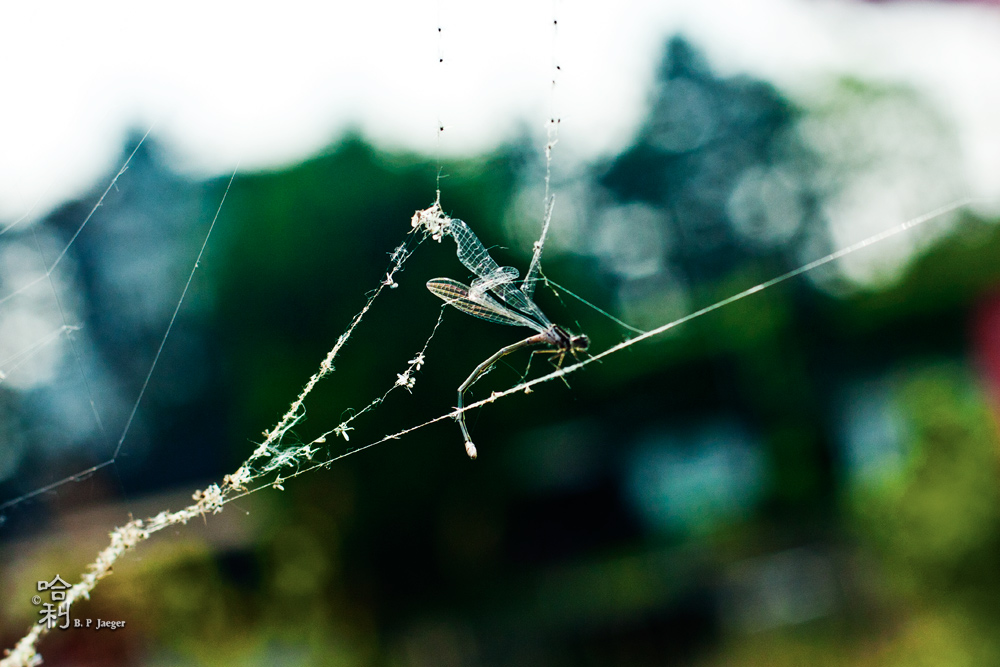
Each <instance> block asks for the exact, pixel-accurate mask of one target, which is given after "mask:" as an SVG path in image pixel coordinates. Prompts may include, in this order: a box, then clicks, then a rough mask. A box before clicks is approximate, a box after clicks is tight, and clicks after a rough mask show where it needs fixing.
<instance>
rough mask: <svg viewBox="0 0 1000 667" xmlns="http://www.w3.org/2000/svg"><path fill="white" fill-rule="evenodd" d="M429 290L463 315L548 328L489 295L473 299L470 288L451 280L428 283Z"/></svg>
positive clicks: (530, 326) (536, 328) (437, 280)
mask: <svg viewBox="0 0 1000 667" xmlns="http://www.w3.org/2000/svg"><path fill="white" fill-rule="evenodd" d="M427 289H429V290H430V292H431V294H433V295H434V296H436V297H438V298H439V299H441V300H443V301H444V302H445V303H447V304H448V305H449V306H454V307H455V308H458V309H459V310H461V311H462V312H463V313H468V314H469V315H472V316H473V317H478V318H480V319H483V320H486V321H487V322H495V323H497V324H509V325H511V326H520V327H528V328H529V329H534V330H535V331H539V332H541V331H545V329H546V327H544V326H542V325H541V324H540V323H538V322H535V321H534V320H531V319H529V318H528V317H526V316H524V315H521V314H520V313H518V312H515V311H513V310H511V309H509V308H505V307H504V306H502V305H501V304H500V302H498V301H497V300H496V299H494V298H493V297H491V296H490V295H489V294H485V293H484V294H480V295H478V296H476V297H475V298H473V297H472V296H470V294H469V287H468V286H467V285H463V284H462V283H460V282H458V281H457V280H452V279H451V278H435V279H433V280H428V281H427Z"/></svg>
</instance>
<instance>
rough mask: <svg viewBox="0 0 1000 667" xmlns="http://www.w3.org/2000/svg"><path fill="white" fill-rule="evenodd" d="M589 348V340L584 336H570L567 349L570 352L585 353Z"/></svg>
mask: <svg viewBox="0 0 1000 667" xmlns="http://www.w3.org/2000/svg"><path fill="white" fill-rule="evenodd" d="M588 347H590V339H589V338H587V336H586V335H585V334H580V335H578V336H571V337H570V339H569V349H570V350H571V351H572V352H586V351H587V348H588Z"/></svg>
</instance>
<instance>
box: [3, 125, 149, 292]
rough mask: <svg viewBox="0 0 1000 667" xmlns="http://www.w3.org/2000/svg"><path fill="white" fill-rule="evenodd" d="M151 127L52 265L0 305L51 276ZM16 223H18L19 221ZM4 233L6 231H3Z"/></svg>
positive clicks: (122, 172)
mask: <svg viewBox="0 0 1000 667" xmlns="http://www.w3.org/2000/svg"><path fill="white" fill-rule="evenodd" d="M153 127H154V126H153V125H150V126H149V129H148V130H146V134H144V135H142V139H140V140H139V143H137V144H136V145H135V148H134V149H132V152H131V153H130V154H129V156H128V159H126V160H125V164H123V165H122V168H121V169H119V170H118V173H117V174H115V177H114V178H112V179H111V182H110V183H109V184H108V187H107V188H105V190H104V192H103V193H101V197H100V199H98V200H97V203H96V204H94V207H93V208H92V209H90V213H88V214H87V217H86V218H84V219H83V222H81V223H80V226H79V227H77V228H76V231H75V232H73V236H72V237H71V238H70V240H69V242H68V243H67V244H66V245H65V246H64V247H63V249H62V250H61V251H60V252H59V254H58V255H57V256H56V258H55V260H54V261H53V262H52V264H51V265H50V266H49V267H48V268H46V269H45V273H44V274H42V275H40V276H39V277H37V278H35V279H34V280H31V281H30V282H28V283H27V284H25V285H22V286H21V287H19V288H17V289H16V290H14V291H13V292H11V293H10V294H7V295H5V296H2V297H0V304H2V303H5V302H7V301H8V300H9V299H12V298H14V297H15V296H17V295H18V294H20V293H21V292H24V291H25V290H27V289H30V288H31V287H33V286H34V285H37V284H38V283H40V282H42V281H43V280H46V279H48V277H49V276H51V275H52V272H53V271H55V269H56V267H57V266H58V265H59V263H60V262H61V261H62V260H63V258H64V257H65V256H66V253H67V252H69V249H70V247H71V246H72V245H73V243H75V242H76V239H77V237H78V236H80V233H81V232H82V231H83V228H84V227H86V226H87V223H89V222H90V219H91V218H93V217H94V213H96V212H97V209H99V208H100V207H101V204H103V203H104V199H105V198H106V197H107V196H108V193H109V192H111V188H113V187H115V184H116V183H117V182H118V179H119V178H121V177H122V175H123V174H124V173H125V172H126V171H127V170H128V165H129V163H130V162H132V158H134V157H135V154H136V153H138V152H139V147H140V146H142V143H143V142H144V141H146V137H148V136H149V133H150V132H152V131H153ZM18 222H20V220H19V221H18ZM12 226H13V225H10V226H8V227H7V229H10V227H12ZM4 231H7V230H6V229H5V230H4Z"/></svg>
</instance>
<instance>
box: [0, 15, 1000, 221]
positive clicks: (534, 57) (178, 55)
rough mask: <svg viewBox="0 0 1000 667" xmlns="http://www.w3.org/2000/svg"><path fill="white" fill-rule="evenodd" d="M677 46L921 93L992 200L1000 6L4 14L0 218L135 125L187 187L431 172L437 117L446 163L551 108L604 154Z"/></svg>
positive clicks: (540, 120)
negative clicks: (358, 160)
mask: <svg viewBox="0 0 1000 667" xmlns="http://www.w3.org/2000/svg"><path fill="white" fill-rule="evenodd" d="M553 14H555V16H557V17H558V19H559V27H558V33H557V35H556V37H555V38H553V30H552V17H553ZM439 26H440V27H441V28H442V29H443V30H442V33H441V37H440V39H439V37H438V31H437V28H438V27H439ZM679 30H681V31H684V32H685V34H686V35H687V36H688V38H689V39H691V40H692V41H693V42H694V43H695V44H696V45H697V46H698V47H699V48H700V49H702V50H703V51H704V52H705V53H706V54H707V56H708V58H709V60H710V62H711V64H712V65H713V67H715V68H716V69H717V70H718V71H720V72H721V73H723V74H736V73H740V72H745V73H748V74H750V75H752V76H755V77H759V78H763V79H766V80H769V81H771V82H773V83H774V84H775V85H777V86H778V87H779V88H780V89H782V90H783V91H784V92H785V93H786V94H788V95H789V96H791V97H792V99H797V100H802V99H808V97H809V95H810V94H811V93H813V92H814V90H815V88H816V87H817V86H822V85H824V84H828V83H829V81H831V80H832V79H833V78H835V77H839V76H844V75H854V76H857V77H860V78H865V79H872V80H875V81H884V82H902V83H906V84H909V85H912V86H914V87H915V88H917V89H918V90H920V91H922V92H924V93H925V94H927V95H928V96H929V97H930V98H931V99H932V100H933V102H934V103H935V104H937V105H938V106H939V107H940V109H941V111H942V113H943V115H944V116H945V117H946V118H948V119H949V120H950V121H951V122H953V123H954V125H955V126H956V128H957V129H958V139H959V144H960V147H961V150H962V159H963V161H964V168H965V171H966V179H967V180H968V185H969V193H970V194H972V195H973V196H979V197H984V198H987V199H991V200H994V201H997V200H1000V120H998V119H1000V75H998V73H1000V9H998V8H996V7H989V6H985V5H977V4H959V3H942V2H938V3H931V2H926V3H889V4H878V5H869V4H863V3H858V2H847V1H846V0H837V1H833V0H826V1H815V0H759V1H758V2H753V3H746V2H743V1H741V0H704V1H703V2H694V3H692V2H681V1H679V0H673V1H664V0H633V1H631V2H627V3H621V4H618V5H617V6H616V8H615V9H611V8H610V5H609V4H608V3H606V2H599V1H598V0H562V1H560V0H556V2H537V0H504V1H503V2H499V1H498V2H462V1H461V0H440V1H438V0H381V1H374V2H355V3H333V2H316V1H311V0H286V1H285V2H283V3H282V4H281V5H280V7H279V6H278V5H275V4H274V3H253V2H249V3H248V2H236V1H235V0H178V1H176V2H173V3H135V2H127V1H125V0H93V1H92V2H87V3H76V2H55V1H48V2H46V1H41V2H32V3H29V2H22V3H15V2H7V3H3V4H2V5H0V63H2V64H0V90H2V91H3V92H2V95H3V100H4V103H3V104H2V105H0V114H2V119H0V221H3V220H7V221H10V220H12V219H16V218H18V217H20V216H22V215H25V214H28V215H29V217H38V216H41V215H44V213H46V212H47V211H48V210H50V209H51V208H52V207H53V206H55V205H57V204H58V203H60V202H61V201H64V200H66V199H67V198H70V197H73V196H75V195H78V194H80V193H81V192H83V191H84V190H86V189H88V188H90V187H92V186H93V185H94V184H95V181H96V180H97V179H98V178H100V177H102V176H103V175H105V174H107V173H108V172H110V171H112V170H113V169H115V168H116V167H117V166H118V164H117V163H118V160H120V151H121V148H122V140H123V138H124V136H125V132H126V131H127V130H128V129H129V128H138V129H141V130H143V131H144V130H145V129H146V128H148V127H149V126H153V135H154V136H156V137H157V138H158V139H159V140H161V141H163V142H165V143H167V145H168V146H169V147H170V148H171V150H172V151H173V153H174V155H175V156H176V158H177V161H178V166H179V167H180V168H182V169H185V170H189V171H192V172H197V173H203V174H215V173H226V172H229V171H231V170H232V168H233V167H234V165H235V164H236V163H237V162H239V163H240V165H241V170H244V171H248V170H255V169H267V168H275V167H278V166H281V165H284V164H289V163H294V162H296V161H299V160H301V159H303V158H306V157H308V156H310V155H311V154H314V153H315V152H316V151H318V150H320V149H321V148H322V147H323V146H324V145H326V144H328V143H329V142H330V141H331V140H333V139H335V138H336V137H337V136H338V135H339V134H340V133H341V132H343V131H344V130H345V129H348V128H354V129H360V130H361V131H362V132H364V134H365V135H366V136H368V137H369V138H371V139H373V140H375V141H377V142H380V143H381V144H382V145H384V146H386V147H388V148H404V149H412V150H417V151H423V152H427V153H429V154H434V153H435V151H437V150H439V146H438V139H437V127H438V122H439V120H440V122H442V123H443V124H444V125H445V126H446V128H447V129H446V131H445V133H444V134H443V135H442V139H441V142H440V151H441V152H442V153H445V154H460V153H471V152H477V151H484V150H488V149H489V148H490V147H492V146H494V145H496V144H497V143H498V142H500V141H502V140H503V139H505V138H508V137H510V136H511V135H513V134H514V133H515V132H517V131H518V130H519V128H522V127H524V126H525V124H527V125H528V126H530V127H534V128H537V130H538V132H539V133H540V134H541V133H542V132H543V131H544V124H545V121H546V119H547V118H548V115H549V109H550V107H551V106H553V105H554V106H555V111H556V113H557V114H558V115H559V116H560V117H561V118H562V123H561V126H560V143H559V146H558V148H557V155H556V159H562V160H565V161H572V160H574V159H579V158H591V157H594V156H596V155H601V154H607V153H611V152H614V151H616V150H618V149H620V148H621V147H623V146H624V145H626V144H627V143H628V141H629V140H630V138H631V136H632V133H633V132H634V129H635V125H636V123H637V122H638V121H639V120H640V119H641V118H642V116H643V113H644V111H645V102H646V99H647V94H648V89H649V84H650V83H651V81H652V77H653V74H654V71H655V68H656V65H657V64H658V62H659V59H660V57H661V53H662V48H663V44H664V40H665V38H666V37H667V36H668V35H670V34H673V33H675V32H677V31H679ZM553 50H555V52H556V55H555V57H556V59H557V61H558V62H559V64H560V66H561V70H560V73H559V83H558V86H557V87H556V93H555V95H554V96H553V95H552V94H551V93H550V85H549V81H550V80H551V76H552V73H553V71H554V70H553V67H552V63H553ZM439 55H441V56H443V57H444V58H445V62H444V64H443V65H442V64H439V63H438V57H439Z"/></svg>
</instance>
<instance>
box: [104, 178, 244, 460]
mask: <svg viewBox="0 0 1000 667" xmlns="http://www.w3.org/2000/svg"><path fill="white" fill-rule="evenodd" d="M239 168H240V166H239V163H237V165H236V167H235V168H234V169H233V175H232V176H230V177H229V183H227V184H226V191H225V192H223V193H222V200H221V201H220V202H219V207H218V208H216V209H215V216H213V217H212V224H210V225H209V226H208V233H206V234H205V240H204V241H202V242H201V248H200V249H199V250H198V256H197V257H196V258H195V260H194V266H192V267H191V272H190V273H188V277H187V282H185V283H184V289H183V290H181V297H180V298H179V299H178V300H177V305H176V306H175V307H174V313H173V315H171V316H170V322H169V323H168V324H167V330H166V331H164V332H163V338H162V339H160V346H159V347H158V348H157V349H156V355H154V356H153V363H152V364H151V365H150V367H149V372H148V373H146V379H145V380H143V381H142V389H140V390H139V395H138V396H136V398H135V403H134V404H133V405H132V412H130V413H129V416H128V421H127V422H125V428H124V429H122V434H121V437H119V438H118V445H117V446H116V447H115V451H114V453H113V454H112V455H111V458H112V460H114V459H116V458H118V453H119V452H120V451H121V449H122V445H123V444H125V436H127V435H128V431H129V429H130V428H131V427H132V420H134V419H135V413H136V412H137V411H138V410H139V404H140V403H141V402H142V397H143V396H144V395H145V394H146V387H148V386H149V380H150V378H152V377H153V371H155V370H156V364H157V362H159V360H160V355H161V354H163V348H164V346H166V344H167V338H168V337H169V336H170V332H171V331H172V330H173V328H174V322H176V321H177V314H178V313H179V312H180V310H181V306H182V305H183V304H184V297H186V296H187V293H188V289H190V287H191V282H192V281H193V280H194V274H195V272H196V271H197V270H198V266H199V265H200V264H201V258H202V256H203V255H204V254H205V248H207V247H208V240H209V239H210V238H212V231H213V230H214V229H215V223H216V222H218V220H219V214H220V213H222V205H223V204H225V203H226V197H227V196H228V195H229V190H230V188H232V187H233V181H235V180H236V172H237V171H238V170H239Z"/></svg>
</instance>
